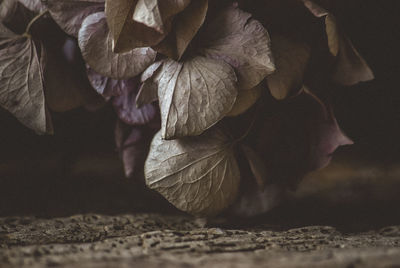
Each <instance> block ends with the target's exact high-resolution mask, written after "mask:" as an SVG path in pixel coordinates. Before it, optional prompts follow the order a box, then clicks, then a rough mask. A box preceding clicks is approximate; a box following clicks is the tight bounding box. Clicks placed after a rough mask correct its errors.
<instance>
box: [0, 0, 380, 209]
mask: <svg viewBox="0 0 400 268" xmlns="http://www.w3.org/2000/svg"><path fill="white" fill-rule="evenodd" d="M331 2H333V1H324V2H323V3H319V2H317V1H312V0H252V1H251V0H249V1H235V2H234V1H230V0H105V1H104V0H74V1H71V0H47V1H45V2H43V3H42V2H41V1H39V0H31V1H25V0H19V1H17V0H2V1H1V2H0V7H1V9H0V10H1V12H0V21H1V22H2V24H0V82H1V84H0V105H1V106H2V107H3V108H5V109H7V110H8V111H10V112H11V113H13V114H14V115H15V116H16V117H17V118H18V119H19V120H20V121H21V122H22V123H23V124H25V125H26V126H28V127H30V128H32V129H34V130H35V131H37V132H39V133H46V132H49V131H50V132H51V130H50V129H51V118H50V115H51V113H50V112H49V110H50V111H56V112H61V111H66V110H69V109H73V108H75V107H78V106H81V105H85V106H86V107H88V108H91V109H95V108H96V107H99V106H101V105H104V104H103V103H104V102H105V101H106V102H108V103H110V104H111V105H112V106H113V107H114V109H115V111H116V113H117V114H118V117H119V122H118V124H117V128H116V132H115V133H116V142H117V147H118V149H119V151H120V153H121V157H122V160H123V161H124V166H125V171H126V174H127V176H129V177H134V178H138V177H140V176H141V174H142V173H143V171H144V179H145V183H146V185H147V186H148V187H149V188H151V189H154V190H156V191H158V192H159V193H160V194H162V195H163V196H164V197H165V198H166V199H167V200H168V201H169V202H171V203H172V204H173V205H175V206H176V207H177V208H179V209H181V210H183V211H186V212H188V213H191V214H194V215H204V216H212V215H215V214H218V213H220V212H222V211H228V212H229V213H232V214H234V215H239V216H252V215H256V214H260V213H263V212H266V211H268V210H269V209H270V208H271V207H273V206H274V205H276V204H277V202H278V201H279V200H280V199H281V198H282V197H283V196H284V194H285V191H286V190H287V189H292V188H293V187H295V186H296V185H297V183H298V182H299V180H300V179H301V178H302V177H303V176H304V175H305V174H306V173H307V172H310V171H312V170H315V169H319V168H322V167H324V166H326V165H327V164H328V163H329V161H330V158H331V156H332V153H333V152H334V151H335V150H336V148H337V147H338V146H341V145H347V144H351V143H352V141H351V140H350V139H349V138H347V137H346V136H345V135H344V134H343V133H342V131H341V129H340V128H339V126H338V124H337V121H336V119H335V117H334V114H333V110H332V108H331V107H330V106H329V105H328V104H326V101H322V100H326V99H328V98H327V96H328V95H329V94H328V93H329V91H330V90H331V89H332V88H334V87H335V86H337V85H346V86H350V85H354V84H356V83H359V82H364V81H368V80H371V79H373V74H372V71H371V70H370V68H369V67H368V65H367V63H366V62H365V60H364V59H363V58H362V57H361V56H360V54H359V53H358V52H357V50H356V49H355V48H354V46H353V45H352V43H351V41H350V39H349V38H347V37H346V36H345V34H344V33H343V31H342V30H341V28H340V23H339V22H338V21H337V20H336V18H335V16H334V15H333V14H332V13H331V12H330V10H331V9H330V8H331V5H333V3H331ZM21 19H24V20H25V21H21ZM21 25H25V26H23V29H22V30H21V29H19V28H20V27H21ZM58 27H59V28H58ZM60 28H61V29H62V31H61V30H60ZM46 31H52V33H53V32H56V33H57V34H56V35H55V34H52V36H49V35H50V34H46ZM60 81H66V83H63V82H61V83H60ZM93 89H94V90H95V91H96V92H97V93H98V94H100V95H102V97H103V99H104V101H101V100H99V99H98V97H97V96H96V95H95V94H93V93H94V92H95V91H94V90H93Z"/></svg>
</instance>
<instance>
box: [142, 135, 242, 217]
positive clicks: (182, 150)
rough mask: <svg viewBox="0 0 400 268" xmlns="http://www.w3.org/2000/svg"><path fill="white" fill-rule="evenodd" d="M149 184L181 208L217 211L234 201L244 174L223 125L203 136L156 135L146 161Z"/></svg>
mask: <svg viewBox="0 0 400 268" xmlns="http://www.w3.org/2000/svg"><path fill="white" fill-rule="evenodd" d="M145 179H146V184H147V185H148V187H150V188H151V189H154V190H156V191H158V192H159V193H161V194H162V195H163V196H164V197H165V198H166V199H167V200H168V201H169V202H171V203H172V204H173V205H174V206H176V207H177V208H178V209H180V210H183V211H185V212H188V213H191V214H194V215H203V216H211V215H215V214H217V213H218V212H220V211H222V210H223V209H225V208H227V207H228V206H229V205H231V204H232V203H233V201H234V200H235V198H236V195H237V193H238V188H239V182H240V174H239V168H238V164H237V162H236V159H235V156H234V151H233V148H232V143H231V142H230V141H229V140H228V138H227V137H226V136H225V134H223V133H222V132H221V131H220V130H219V129H212V130H210V131H209V132H207V133H205V134H204V135H202V136H198V137H187V138H183V139H178V140H171V141H168V140H163V139H162V135H161V132H158V133H157V134H156V136H155V137H154V139H153V141H152V144H151V147H150V152H149V156H148V158H147V160H146V164H145Z"/></svg>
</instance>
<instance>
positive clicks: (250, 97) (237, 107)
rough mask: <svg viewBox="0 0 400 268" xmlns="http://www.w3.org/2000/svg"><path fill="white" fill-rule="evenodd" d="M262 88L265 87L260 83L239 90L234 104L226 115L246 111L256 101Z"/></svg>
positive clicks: (235, 114)
mask: <svg viewBox="0 0 400 268" xmlns="http://www.w3.org/2000/svg"><path fill="white" fill-rule="evenodd" d="M264 90H265V88H264V86H263V85H261V84H260V85H258V86H256V87H255V88H252V89H249V90H239V93H238V96H237V98H236V101H235V104H234V105H233V108H232V110H231V111H230V112H229V113H228V114H227V115H226V116H238V115H240V114H242V113H244V112H246V111H247V110H248V109H250V107H252V106H253V105H254V104H255V103H256V102H257V100H258V99H259V98H260V97H261V95H262V92H263V91H264Z"/></svg>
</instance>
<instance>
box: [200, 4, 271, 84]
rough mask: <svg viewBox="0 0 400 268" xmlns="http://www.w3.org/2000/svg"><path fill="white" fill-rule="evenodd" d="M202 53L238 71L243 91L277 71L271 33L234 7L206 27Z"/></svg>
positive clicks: (226, 10) (219, 15) (224, 11)
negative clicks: (272, 50)
mask: <svg viewBox="0 0 400 268" xmlns="http://www.w3.org/2000/svg"><path fill="white" fill-rule="evenodd" d="M202 34H203V35H204V37H203V35H202V37H203V38H202V40H204V42H203V44H202V49H201V53H204V54H205V55H207V56H208V57H211V58H215V59H221V60H224V61H226V62H227V63H229V64H230V65H231V66H232V67H234V68H235V71H236V73H237V75H238V81H239V88H241V89H251V88H253V87H255V86H257V85H258V84H259V83H260V82H261V81H262V80H263V79H264V78H265V77H266V76H267V75H268V74H271V73H272V72H274V71H275V65H274V62H273V58H272V52H271V41H270V37H269V34H268V32H267V30H266V29H265V28H264V27H263V26H262V24H261V23H260V22H258V21H257V20H254V19H253V18H252V17H251V15H250V14H249V13H246V12H244V11H241V10H240V9H238V8H235V7H230V8H227V9H225V10H223V11H222V12H221V13H220V14H218V16H217V17H216V18H215V19H214V20H213V21H211V22H210V23H209V24H207V26H205V29H204V31H203V32H202Z"/></svg>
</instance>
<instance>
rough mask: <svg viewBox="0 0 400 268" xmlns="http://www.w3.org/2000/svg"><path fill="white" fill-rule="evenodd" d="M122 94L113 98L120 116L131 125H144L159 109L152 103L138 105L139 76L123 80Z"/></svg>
mask: <svg viewBox="0 0 400 268" xmlns="http://www.w3.org/2000/svg"><path fill="white" fill-rule="evenodd" d="M120 83H123V84H124V85H123V86H122V87H121V89H122V94H121V95H120V96H116V97H114V98H113V100H112V103H113V106H114V108H115V110H116V111H117V113H118V116H119V118H120V119H121V120H122V121H123V122H125V123H126V124H129V125H144V124H147V123H149V122H150V121H152V120H153V119H154V118H155V117H156V115H157V110H156V108H155V107H154V106H153V105H152V104H146V105H143V106H142V107H140V108H137V107H136V103H135V102H136V93H137V91H138V87H139V81H138V79H137V78H134V79H129V80H126V81H123V82H121V81H120Z"/></svg>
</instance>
